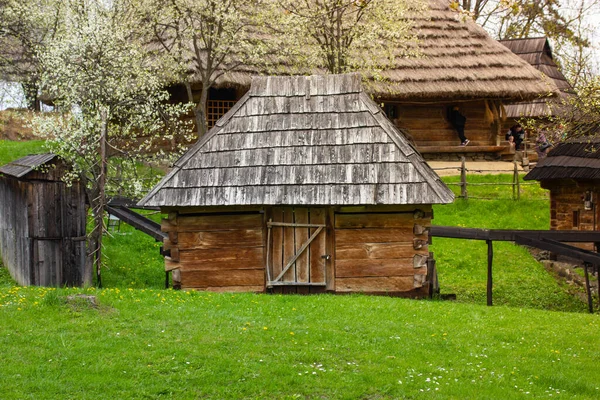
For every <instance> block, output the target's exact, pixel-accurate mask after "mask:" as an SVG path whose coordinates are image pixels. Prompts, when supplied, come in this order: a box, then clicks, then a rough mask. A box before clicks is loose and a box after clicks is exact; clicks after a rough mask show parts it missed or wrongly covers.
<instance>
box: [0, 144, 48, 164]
mask: <svg viewBox="0 0 600 400" xmlns="http://www.w3.org/2000/svg"><path fill="white" fill-rule="evenodd" d="M43 145H44V141H43V140H30V141H26V142H14V141H11V140H0V165H4V164H6V163H9V162H11V161H14V160H16V159H19V158H21V157H24V156H27V155H29V154H39V153H44V152H45V150H44V149H43Z"/></svg>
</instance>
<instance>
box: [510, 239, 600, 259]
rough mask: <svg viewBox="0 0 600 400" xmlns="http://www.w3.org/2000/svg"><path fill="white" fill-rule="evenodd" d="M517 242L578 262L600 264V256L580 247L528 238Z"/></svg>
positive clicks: (516, 240)
mask: <svg viewBox="0 0 600 400" xmlns="http://www.w3.org/2000/svg"><path fill="white" fill-rule="evenodd" d="M515 242H516V243H518V244H522V245H525V246H532V247H537V248H538V249H542V250H548V251H551V252H553V253H557V254H560V255H563V256H567V257H571V258H574V259H576V260H580V261H583V262H587V263H590V264H600V254H598V253H594V252H592V251H589V250H583V249H580V248H579V247H575V246H571V245H568V244H564V243H560V242H558V241H556V240H550V239H544V238H542V239H541V240H540V239H533V238H530V237H526V236H518V235H517V236H516V237H515Z"/></svg>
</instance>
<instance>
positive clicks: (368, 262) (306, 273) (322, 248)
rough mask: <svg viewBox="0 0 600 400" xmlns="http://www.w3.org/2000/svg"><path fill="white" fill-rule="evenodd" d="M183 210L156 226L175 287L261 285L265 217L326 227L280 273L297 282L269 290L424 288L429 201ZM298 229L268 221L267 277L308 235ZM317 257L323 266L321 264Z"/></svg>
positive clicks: (408, 292)
mask: <svg viewBox="0 0 600 400" xmlns="http://www.w3.org/2000/svg"><path fill="white" fill-rule="evenodd" d="M373 210H375V212H374V211H373ZM182 211H183V213H182ZM286 211H287V212H286ZM185 212H186V211H185V208H184V209H181V210H178V211H171V212H169V218H168V219H164V220H163V222H162V229H163V231H165V232H167V233H168V236H169V238H168V239H167V240H165V243H164V247H165V249H168V250H169V251H170V254H171V256H170V257H166V260H165V268H166V270H167V271H172V272H173V275H172V276H173V283H174V286H175V287H180V288H182V289H199V290H208V291H226V292H235V291H243V292H250V291H253V292H263V291H265V285H266V281H265V273H266V271H265V265H266V256H267V250H266V249H267V232H268V229H267V221H268V220H277V221H279V220H281V221H282V222H284V223H288V224H294V223H296V224H302V223H318V224H321V223H324V224H326V225H327V228H326V231H325V232H324V233H325V234H324V235H322V236H318V237H317V240H315V241H314V242H313V243H312V244H311V246H313V247H314V248H313V247H311V248H310V249H311V251H308V252H304V253H302V256H300V257H299V258H298V259H297V261H296V262H295V264H294V265H293V267H292V268H290V269H289V270H288V272H287V273H286V275H284V278H283V279H282V282H297V285H296V286H294V285H290V286H284V287H276V288H274V291H275V292H277V293H319V292H323V291H325V290H326V291H329V292H339V293H349V292H362V293H372V294H392V295H404V296H418V297H422V296H426V295H427V294H428V284H427V282H426V276H427V272H428V271H427V260H428V255H429V251H428V234H427V228H428V227H430V226H431V218H432V209H431V206H429V205H419V209H416V208H415V207H414V206H404V207H402V206H399V207H394V208H389V207H387V208H386V207H381V208H378V207H368V208H365V207H349V208H344V207H342V209H341V210H340V209H337V212H334V209H333V208H321V209H308V208H297V207H295V208H293V207H281V208H279V207H275V208H267V209H266V211H265V212H264V213H261V212H258V211H256V212H228V213H226V212H223V213H220V214H208V213H198V214H192V213H190V214H185ZM187 212H190V211H187ZM279 214H281V215H279ZM313 214H314V215H313ZM311 229H312V230H313V231H314V228H311ZM285 230H287V232H288V233H290V232H291V236H290V235H286V234H285V232H286V231H285ZM300 231H301V228H295V229H293V228H291V227H285V228H283V227H274V228H272V231H271V235H272V237H271V242H272V243H271V246H272V248H271V250H270V251H271V254H270V257H271V263H272V265H273V271H270V273H271V275H273V276H272V278H273V277H274V276H275V275H278V274H279V273H280V272H281V271H282V267H283V264H284V262H285V261H286V260H288V259H290V258H291V256H293V254H294V252H295V251H297V250H298V248H299V247H301V246H300V245H301V243H303V242H304V241H305V240H306V239H307V238H308V234H309V230H306V232H305V234H304V235H303V236H301V237H298V232H300ZM288 236H289V237H288ZM305 236H306V237H305ZM328 249H333V251H329V250H328ZM288 250H289V251H288ZM327 253H329V254H330V256H331V258H330V259H328V261H325V259H323V258H322V256H323V255H325V254H327ZM323 265H325V269H324V270H323V268H320V267H322V266H323ZM323 274H324V276H322V275H323ZM287 275H289V276H287ZM323 279H326V286H325V287H310V288H308V287H306V286H308V285H306V283H314V282H321V281H323ZM303 282H304V283H305V284H304V285H303V284H302V283H303ZM275 289H276V290H275Z"/></svg>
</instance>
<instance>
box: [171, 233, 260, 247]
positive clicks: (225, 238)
mask: <svg viewBox="0 0 600 400" xmlns="http://www.w3.org/2000/svg"><path fill="white" fill-rule="evenodd" d="M178 244H179V250H180V251H185V250H188V249H215V248H233V247H258V246H261V245H262V230H251V229H247V230H232V231H205V232H181V233H179V234H178Z"/></svg>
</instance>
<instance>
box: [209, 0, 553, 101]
mask: <svg viewBox="0 0 600 400" xmlns="http://www.w3.org/2000/svg"><path fill="white" fill-rule="evenodd" d="M428 1H429V5H430V7H429V10H428V11H425V12H419V13H414V14H412V15H411V16H410V19H411V21H412V22H413V24H414V29H417V30H418V38H419V41H418V43H417V46H418V48H419V51H420V53H421V54H422V56H420V57H405V56H401V57H397V58H396V60H395V67H394V68H392V69H388V70H385V71H382V72H381V78H382V79H377V80H370V81H369V82H368V83H367V84H366V90H367V91H368V92H369V93H371V94H373V95H375V96H376V97H379V98H380V99H386V100H399V101H461V100H473V99H484V98H485V99H490V98H492V99H502V100H504V101H506V102H517V101H524V100H532V99H536V98H539V97H540V96H542V95H557V94H558V90H557V88H556V85H555V84H554V83H553V82H552V80H550V79H544V77H543V75H542V74H541V73H540V72H539V71H537V70H536V69H535V68H533V67H532V66H531V65H529V63H527V62H526V61H524V60H523V59H521V58H520V57H518V56H516V55H515V54H513V53H512V52H511V51H510V50H508V49H507V48H506V47H505V46H503V45H501V44H500V43H499V42H498V41H496V40H494V39H492V38H491V37H490V36H489V35H488V33H487V32H486V31H485V30H484V29H483V28H481V27H480V26H479V25H477V24H476V23H475V22H474V21H472V20H467V21H462V20H461V18H460V17H459V14H458V13H457V12H456V11H453V10H452V9H450V7H449V5H448V1H447V0H428ZM281 70H283V71H285V70H286V67H285V66H283V67H282V68H281ZM260 73H261V71H257V70H256V69H253V68H249V67H246V68H245V69H242V70H240V71H237V72H233V73H229V74H227V75H225V76H223V77H222V78H221V79H220V80H219V82H218V86H242V87H249V85H250V80H251V76H252V75H256V74H260ZM292 73H293V72H292ZM312 73H318V74H324V73H325V71H323V70H321V71H312ZM277 74H279V73H277Z"/></svg>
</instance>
